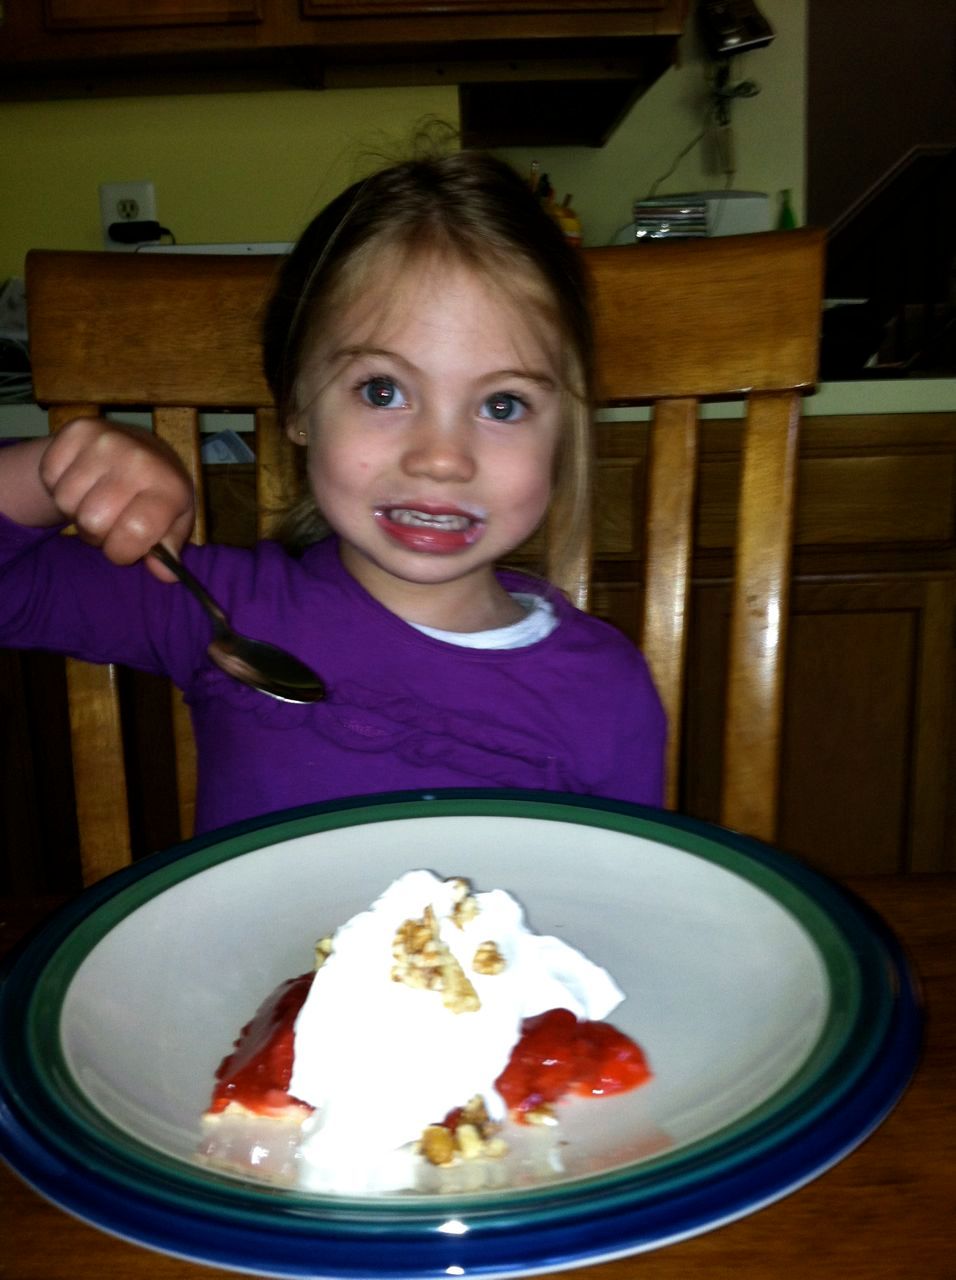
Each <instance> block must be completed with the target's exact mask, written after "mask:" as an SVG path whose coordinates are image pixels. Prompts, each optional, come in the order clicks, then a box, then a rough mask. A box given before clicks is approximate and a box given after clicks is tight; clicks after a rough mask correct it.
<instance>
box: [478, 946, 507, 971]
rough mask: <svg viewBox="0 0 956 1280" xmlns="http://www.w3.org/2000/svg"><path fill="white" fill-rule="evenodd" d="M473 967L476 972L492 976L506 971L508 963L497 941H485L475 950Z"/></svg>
mask: <svg viewBox="0 0 956 1280" xmlns="http://www.w3.org/2000/svg"><path fill="white" fill-rule="evenodd" d="M471 967H472V968H473V969H474V971H475V973H480V974H482V975H485V976H492V975H494V974H498V973H504V971H505V969H506V968H507V965H506V964H505V958H504V956H503V955H502V954H501V952H500V951H499V950H498V946H497V943H494V942H492V941H490V940H489V941H488V942H483V943H482V944H481V945H480V946H479V948H478V950H477V951H476V952H475V956H474V959H473V960H472V962H471Z"/></svg>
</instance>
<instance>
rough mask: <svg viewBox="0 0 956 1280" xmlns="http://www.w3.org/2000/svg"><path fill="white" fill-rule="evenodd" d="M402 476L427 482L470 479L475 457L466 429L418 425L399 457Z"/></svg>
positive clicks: (437, 425) (427, 424)
mask: <svg viewBox="0 0 956 1280" xmlns="http://www.w3.org/2000/svg"><path fill="white" fill-rule="evenodd" d="M402 467H403V470H404V471H405V474H406V475H409V476H419V477H424V478H427V479H430V480H446V481H447V480H453V481H459V482H461V481H467V480H471V479H472V477H473V476H474V474H475V458H474V453H473V451H472V448H471V433H470V431H469V430H468V429H467V428H466V427H459V426H457V425H441V424H438V423H422V424H420V425H419V427H418V428H417V430H416V431H415V432H414V434H413V435H412V437H411V439H410V440H409V441H408V447H407V448H406V450H405V453H404V456H403V458H402Z"/></svg>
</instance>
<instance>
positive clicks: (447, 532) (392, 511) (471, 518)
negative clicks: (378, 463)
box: [375, 506, 485, 555]
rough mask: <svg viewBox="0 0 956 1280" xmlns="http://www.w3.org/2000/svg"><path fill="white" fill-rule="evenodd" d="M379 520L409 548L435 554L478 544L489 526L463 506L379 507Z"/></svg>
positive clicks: (382, 525) (377, 511) (452, 551)
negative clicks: (437, 507)
mask: <svg viewBox="0 0 956 1280" xmlns="http://www.w3.org/2000/svg"><path fill="white" fill-rule="evenodd" d="M375 520H376V522H377V524H378V525H379V527H380V528H381V529H383V530H384V532H385V533H387V534H388V536H389V537H390V538H392V539H393V540H394V541H395V542H397V543H400V544H401V545H402V546H403V547H405V548H406V549H408V550H410V551H421V552H425V553H426V554H432V555H436V554H437V555H449V554H452V553H454V552H456V551H462V550H464V549H465V548H467V547H471V546H474V544H475V543H476V542H477V541H478V539H479V538H480V537H481V535H482V533H483V532H484V529H485V522H484V520H482V519H481V518H480V517H479V516H476V515H472V514H471V513H470V512H467V511H462V510H460V509H452V510H447V509H446V510H441V511H439V510H433V511H429V510H424V509H422V508H421V507H411V506H409V507H378V508H376V511H375Z"/></svg>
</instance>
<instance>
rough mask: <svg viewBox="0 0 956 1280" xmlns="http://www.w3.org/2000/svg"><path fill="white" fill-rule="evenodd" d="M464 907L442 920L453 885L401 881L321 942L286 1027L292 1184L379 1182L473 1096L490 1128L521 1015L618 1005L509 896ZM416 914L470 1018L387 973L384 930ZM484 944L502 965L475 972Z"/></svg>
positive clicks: (591, 1011) (603, 983)
mask: <svg viewBox="0 0 956 1280" xmlns="http://www.w3.org/2000/svg"><path fill="white" fill-rule="evenodd" d="M458 883H459V884H460V882H458ZM474 899H475V902H476V904H477V908H478V911H477V914H476V915H475V916H474V918H473V919H467V920H464V921H463V922H462V923H456V920H455V918H454V915H455V903H456V884H455V882H454V881H447V880H441V879H439V878H438V877H437V876H435V875H433V874H432V873H431V872H429V871H410V872H408V873H407V874H406V875H403V876H401V877H400V878H399V879H398V880H396V881H395V882H394V883H393V884H392V885H390V886H389V888H388V889H386V891H385V892H384V893H383V894H382V895H381V897H379V898H378V899H377V900H376V901H375V902H374V903H373V904H372V906H371V907H370V908H369V909H368V910H367V911H363V912H361V913H360V914H359V915H357V916H354V917H353V918H352V919H351V920H349V921H348V922H347V923H346V924H343V925H342V926H341V927H340V928H339V929H338V930H337V931H336V933H335V934H334V935H333V938H332V952H331V955H330V956H329V958H328V959H327V960H326V961H325V963H324V964H323V965H322V967H321V968H320V969H319V971H318V972H317V974H316V976H315V979H314V981H313V984H312V987H311V989H310V992H309V995H308V997H307V999H306V1001H305V1004H304V1005H303V1007H302V1010H301V1012H300V1013H299V1016H298V1019H297V1021H296V1025H295V1058H294V1065H293V1071H292V1079H291V1082H290V1085H289V1092H290V1093H291V1094H292V1095H293V1096H294V1097H296V1098H299V1099H301V1100H302V1101H303V1102H307V1103H309V1105H310V1106H312V1107H314V1108H315V1112H314V1113H313V1115H312V1116H311V1117H310V1119H309V1120H307V1121H306V1123H305V1126H304V1129H303V1139H304V1140H303V1144H302V1147H301V1149H300V1183H301V1184H302V1185H304V1186H307V1187H309V1188H310V1189H313V1190H319V1189H335V1190H339V1191H343V1190H348V1189H353V1188H354V1189H355V1190H359V1189H366V1188H367V1187H368V1186H369V1183H370V1179H371V1181H372V1182H373V1183H375V1184H377V1185H379V1186H385V1185H387V1184H388V1181H389V1167H390V1160H391V1157H392V1156H393V1154H394V1153H397V1152H399V1151H400V1150H401V1149H402V1148H405V1147H407V1145H408V1144H410V1143H414V1142H416V1141H417V1140H418V1139H419V1138H420V1137H421V1134H422V1131H423V1130H424V1129H425V1128H426V1126H428V1125H429V1124H436V1123H439V1122H440V1121H441V1120H442V1119H443V1118H444V1117H445V1116H446V1115H447V1114H448V1112H450V1111H452V1110H453V1109H454V1108H456V1107H460V1106H463V1105H464V1104H465V1103H467V1102H468V1101H469V1100H470V1099H471V1098H473V1097H474V1096H475V1095H476V1094H477V1095H480V1096H481V1097H482V1098H483V1099H484V1102H485V1106H486V1108H487V1111H488V1114H489V1116H490V1117H491V1118H492V1119H503V1118H504V1116H505V1111H506V1108H505V1105H504V1102H503V1100H502V1098H501V1096H500V1094H499V1093H498V1091H497V1090H496V1088H495V1080H496V1079H497V1078H498V1076H499V1075H500V1074H501V1072H502V1071H503V1070H504V1068H505V1066H506V1065H507V1062H508V1059H509V1056H510V1054H511V1050H512V1048H513V1047H514V1045H515V1044H516V1043H517V1041H518V1039H519V1036H520V1033H521V1024H522V1022H523V1021H524V1019H525V1018H529V1017H533V1016H534V1015H536V1014H539V1013H544V1012H546V1011H547V1010H548V1009H555V1008H564V1009H570V1010H571V1012H572V1013H574V1014H575V1015H576V1016H577V1017H578V1018H587V1019H594V1020H598V1019H602V1018H606V1017H607V1015H608V1014H609V1013H610V1012H611V1010H612V1009H614V1008H616V1006H617V1005H618V1004H619V1003H620V1002H621V1000H622V999H623V998H624V994H623V992H622V991H621V990H620V988H619V987H618V986H617V985H616V983H615V982H614V980H613V979H612V978H611V976H610V975H609V974H608V973H607V971H606V970H604V969H602V968H601V967H600V966H599V965H596V964H594V963H593V962H592V961H590V960H588V959H587V958H586V957H585V956H583V955H582V954H581V953H580V952H579V951H577V950H575V948H574V947H571V946H569V945H568V944H567V943H565V942H562V941H561V940H560V939H558V938H554V937H548V936H543V935H539V934H535V933H533V932H532V931H531V930H530V929H529V928H528V927H527V925H526V923H525V920H524V913H523V910H522V908H521V906H520V905H519V903H518V902H517V901H516V900H515V899H514V898H513V897H511V895H510V894H508V893H505V892H504V891H503V890H500V889H495V890H491V891H490V892H485V893H477V894H475V895H474ZM428 906H430V907H431V908H432V910H433V912H434V914H435V917H436V919H437V923H438V932H439V937H440V941H441V942H442V943H443V944H444V945H445V946H447V948H448V950H449V951H450V952H451V953H452V955H453V956H454V957H455V959H456V960H457V961H458V963H459V965H460V966H461V970H462V971H463V973H464V975H465V977H466V978H467V980H468V982H470V984H471V986H472V987H473V988H474V993H475V995H476V996H477V997H478V1002H479V1007H478V1008H476V1009H473V1010H471V1011H467V1012H453V1011H452V1010H451V1009H449V1008H447V1007H446V1005H445V1003H443V999H442V994H441V993H440V992H439V991H435V990H423V989H415V988H412V987H410V986H407V985H405V984H404V983H403V982H399V981H394V980H393V979H392V977H391V972H392V967H393V965H394V963H395V960H394V956H393V944H394V941H395V937H396V933H397V932H398V930H399V929H400V928H401V927H402V925H403V924H404V923H405V922H406V921H408V920H418V919H420V918H421V917H422V916H423V914H424V912H425V908H426V907H428ZM488 942H492V943H494V946H495V948H496V949H497V952H498V953H499V954H500V957H501V959H502V960H503V962H504V965H503V968H502V970H501V972H498V973H494V974H483V973H479V972H476V971H475V968H474V965H473V962H474V960H475V956H476V952H477V951H478V950H479V948H480V947H482V944H485V943H488ZM373 1171H374V1172H373ZM396 1176H398V1175H396Z"/></svg>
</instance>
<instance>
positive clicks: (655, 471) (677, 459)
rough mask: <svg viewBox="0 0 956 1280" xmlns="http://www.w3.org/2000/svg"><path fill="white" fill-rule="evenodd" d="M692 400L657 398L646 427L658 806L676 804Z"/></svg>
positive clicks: (649, 654)
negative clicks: (663, 748) (658, 707)
mask: <svg viewBox="0 0 956 1280" xmlns="http://www.w3.org/2000/svg"><path fill="white" fill-rule="evenodd" d="M697 415H698V403H697V401H696V400H694V399H690V398H684V399H680V400H662V401H661V402H660V403H659V404H658V405H657V406H656V408H655V412H654V421H653V425H652V427H651V449H650V467H649V474H648V483H647V518H646V542H645V547H646V553H645V560H644V625H643V631H642V638H641V647H642V649H643V650H644V655H645V657H646V658H647V661H648V665H649V666H650V669H651V674H652V675H653V677H654V682H655V684H656V685H657V691H658V693H659V694H660V696H661V701H662V702H663V704H664V710H665V711H666V712H667V726H668V741H667V784H666V796H665V804H666V806H667V808H668V809H674V808H676V807H677V790H678V774H679V763H680V743H681V722H682V712H683V704H684V671H685V666H686V647H687V618H688V613H689V609H690V582H691V559H692V556H693V550H694V500H695V496H696V491H697V451H698V424H697Z"/></svg>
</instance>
